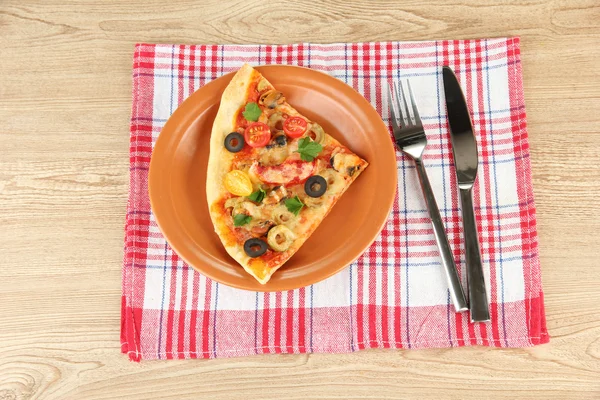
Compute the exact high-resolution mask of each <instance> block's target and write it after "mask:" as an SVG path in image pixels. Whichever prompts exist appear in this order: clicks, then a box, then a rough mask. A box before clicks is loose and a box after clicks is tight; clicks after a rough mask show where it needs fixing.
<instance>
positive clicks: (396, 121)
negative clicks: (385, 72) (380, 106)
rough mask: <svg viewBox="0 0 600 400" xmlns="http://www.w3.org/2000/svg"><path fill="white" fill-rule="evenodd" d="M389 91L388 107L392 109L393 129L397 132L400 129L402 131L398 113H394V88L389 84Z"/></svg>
mask: <svg viewBox="0 0 600 400" xmlns="http://www.w3.org/2000/svg"><path fill="white" fill-rule="evenodd" d="M387 90H388V105H389V107H390V120H391V121H392V129H393V130H394V132H395V131H397V130H398V129H400V127H399V126H398V117H397V116H396V112H395V111H394V103H393V100H392V88H391V86H390V84H389V83H388V85H387Z"/></svg>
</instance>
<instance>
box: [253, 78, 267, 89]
mask: <svg viewBox="0 0 600 400" xmlns="http://www.w3.org/2000/svg"><path fill="white" fill-rule="evenodd" d="M268 87H269V83H268V82H267V80H266V79H261V80H260V81H258V83H257V84H256V90H257V91H259V92H262V91H263V90H265V89H267V88H268Z"/></svg>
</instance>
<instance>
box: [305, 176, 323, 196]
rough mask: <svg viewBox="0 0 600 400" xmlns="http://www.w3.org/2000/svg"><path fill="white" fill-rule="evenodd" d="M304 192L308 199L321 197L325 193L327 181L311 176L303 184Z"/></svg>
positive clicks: (320, 177)
mask: <svg viewBox="0 0 600 400" xmlns="http://www.w3.org/2000/svg"><path fill="white" fill-rule="evenodd" d="M304 191H305V192H306V194H307V195H309V196H310V197H321V196H323V195H324V194H325V191H327V181H326V180H325V178H323V177H322V176H320V175H313V176H311V177H310V178H308V179H307V180H306V182H305V183H304Z"/></svg>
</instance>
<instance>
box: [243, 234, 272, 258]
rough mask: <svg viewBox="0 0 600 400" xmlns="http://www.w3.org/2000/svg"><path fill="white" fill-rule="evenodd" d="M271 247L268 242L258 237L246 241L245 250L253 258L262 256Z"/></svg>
mask: <svg viewBox="0 0 600 400" xmlns="http://www.w3.org/2000/svg"><path fill="white" fill-rule="evenodd" d="M268 249H269V247H268V246H267V244H266V243H265V242H264V241H262V240H260V239H257V238H252V239H248V240H246V242H244V251H245V252H246V254H248V256H250V257H252V258H256V257H260V256H262V255H263V254H265V253H266V252H267V250H268Z"/></svg>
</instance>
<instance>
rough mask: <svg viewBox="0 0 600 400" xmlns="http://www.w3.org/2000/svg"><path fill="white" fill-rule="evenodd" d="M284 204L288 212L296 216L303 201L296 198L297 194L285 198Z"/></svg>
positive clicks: (302, 205)
mask: <svg viewBox="0 0 600 400" xmlns="http://www.w3.org/2000/svg"><path fill="white" fill-rule="evenodd" d="M285 206H286V207H287V209H288V211H289V212H291V213H294V215H296V216H297V215H298V213H299V212H300V210H302V207H304V203H303V202H302V201H301V200H300V199H299V198H298V196H295V197H293V198H291V199H287V200H286V201H285Z"/></svg>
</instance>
